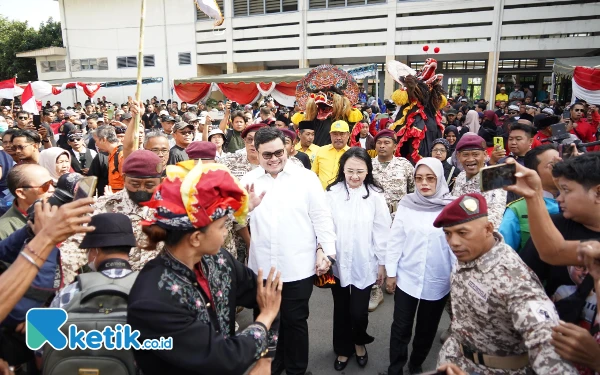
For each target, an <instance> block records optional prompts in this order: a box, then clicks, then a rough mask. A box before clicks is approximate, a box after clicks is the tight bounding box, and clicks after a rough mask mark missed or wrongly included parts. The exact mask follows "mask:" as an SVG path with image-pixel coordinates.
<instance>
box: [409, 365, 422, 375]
mask: <svg viewBox="0 0 600 375" xmlns="http://www.w3.org/2000/svg"><path fill="white" fill-rule="evenodd" d="M408 373H409V374H410V375H412V374H421V373H423V368H422V367H421V366H413V365H411V364H410V363H409V364H408Z"/></svg>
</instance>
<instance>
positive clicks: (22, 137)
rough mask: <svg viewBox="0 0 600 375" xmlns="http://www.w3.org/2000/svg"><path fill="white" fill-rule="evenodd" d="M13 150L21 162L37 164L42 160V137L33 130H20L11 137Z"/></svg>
mask: <svg viewBox="0 0 600 375" xmlns="http://www.w3.org/2000/svg"><path fill="white" fill-rule="evenodd" d="M11 142H12V146H13V150H15V155H16V156H17V159H19V163H20V164H37V163H38V161H39V160H40V146H41V142H42V139H41V137H40V136H39V134H38V133H36V132H34V131H32V130H19V131H17V132H15V133H14V134H13V136H12V138H11Z"/></svg>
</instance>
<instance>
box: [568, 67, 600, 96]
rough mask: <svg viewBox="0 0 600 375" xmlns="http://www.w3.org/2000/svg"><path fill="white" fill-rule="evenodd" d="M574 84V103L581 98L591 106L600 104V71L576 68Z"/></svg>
mask: <svg viewBox="0 0 600 375" xmlns="http://www.w3.org/2000/svg"><path fill="white" fill-rule="evenodd" d="M572 83H573V87H572V88H573V98H572V99H571V102H572V103H574V102H575V99H576V98H579V99H583V100H585V101H587V102H588V103H590V104H600V69H596V68H589V67H585V66H576V67H575V70H574V71H573V80H572Z"/></svg>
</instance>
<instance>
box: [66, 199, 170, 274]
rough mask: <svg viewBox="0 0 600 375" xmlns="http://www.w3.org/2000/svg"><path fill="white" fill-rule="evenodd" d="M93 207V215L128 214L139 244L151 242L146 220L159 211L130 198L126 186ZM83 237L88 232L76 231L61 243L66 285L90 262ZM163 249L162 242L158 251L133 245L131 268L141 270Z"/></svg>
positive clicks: (130, 255) (130, 260)
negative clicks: (82, 243) (77, 232)
mask: <svg viewBox="0 0 600 375" xmlns="http://www.w3.org/2000/svg"><path fill="white" fill-rule="evenodd" d="M93 207H94V213H93V215H98V214H104V213H108V212H110V213H120V214H124V215H126V216H127V217H129V219H130V220H131V225H132V227H133V234H134V236H135V239H136V242H137V243H138V245H141V246H145V245H146V244H147V243H148V237H147V236H146V234H144V233H143V232H142V221H143V220H152V219H153V218H154V212H155V211H154V209H152V208H149V207H143V206H139V205H137V204H136V203H135V202H134V201H132V200H131V199H130V198H129V195H128V194H127V190H125V189H123V190H121V191H120V192H118V193H115V194H112V195H105V196H102V197H100V198H98V200H97V201H96V203H95V204H94V206H93ZM83 237H84V234H76V235H74V236H71V237H69V238H68V239H67V240H66V241H65V242H63V243H62V244H61V245H60V246H59V248H60V257H61V262H62V268H63V273H64V280H65V284H69V283H72V282H73V280H74V279H75V276H76V275H77V270H79V268H80V267H81V266H83V265H85V264H86V263H87V251H86V250H83V249H80V248H79V245H80V244H81V241H82V240H83ZM161 249H162V243H160V244H159V246H158V248H157V249H156V250H144V249H141V248H139V247H133V248H131V252H130V253H129V264H131V268H132V269H133V270H134V271H139V270H141V269H142V268H143V267H144V265H145V264H146V263H147V262H148V261H149V260H150V259H153V258H155V257H156V255H158V253H159V252H160V250H161Z"/></svg>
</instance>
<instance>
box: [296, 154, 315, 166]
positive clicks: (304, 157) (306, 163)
mask: <svg viewBox="0 0 600 375" xmlns="http://www.w3.org/2000/svg"><path fill="white" fill-rule="evenodd" d="M294 156H295V157H296V158H297V159H298V160H300V161H301V162H302V164H303V165H304V168H306V169H311V165H310V159H309V158H308V155H306V154H305V153H304V152H302V151H298V152H297V153H296V155H294Z"/></svg>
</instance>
